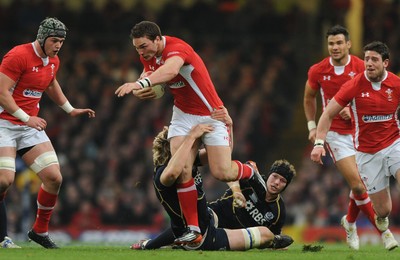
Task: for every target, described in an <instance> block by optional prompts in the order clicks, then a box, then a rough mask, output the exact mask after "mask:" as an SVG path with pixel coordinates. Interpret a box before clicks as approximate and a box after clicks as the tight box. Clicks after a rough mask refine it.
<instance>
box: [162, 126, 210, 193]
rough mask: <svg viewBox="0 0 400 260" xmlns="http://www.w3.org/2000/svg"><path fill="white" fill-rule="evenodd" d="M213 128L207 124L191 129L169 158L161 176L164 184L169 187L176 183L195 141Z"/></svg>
mask: <svg viewBox="0 0 400 260" xmlns="http://www.w3.org/2000/svg"><path fill="white" fill-rule="evenodd" d="M212 130H213V127H212V126H211V125H206V124H199V125H195V126H194V127H193V128H192V129H191V130H190V132H189V134H188V135H187V136H186V137H185V140H184V141H183V143H182V144H181V146H180V147H179V148H178V150H177V151H176V153H175V154H174V155H173V156H172V157H171V159H170V160H169V162H168V165H167V167H166V168H165V170H164V172H163V174H162V176H161V183H162V184H163V185H165V186H167V187H168V186H171V185H172V184H173V183H175V181H176V179H177V178H178V177H179V176H180V174H181V173H182V171H183V168H184V167H185V163H186V161H187V160H188V158H189V156H190V151H191V149H192V146H193V144H194V143H195V141H196V140H197V139H198V138H200V137H201V136H202V135H203V134H204V133H209V132H211V131H212Z"/></svg>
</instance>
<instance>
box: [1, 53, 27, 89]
mask: <svg viewBox="0 0 400 260" xmlns="http://www.w3.org/2000/svg"><path fill="white" fill-rule="evenodd" d="M23 64H24V59H23V56H21V55H15V51H14V49H13V50H11V51H10V52H8V53H7V54H6V55H5V56H4V58H3V61H2V63H1V66H0V72H2V73H3V74H5V75H6V76H8V77H9V78H11V79H12V80H14V81H18V79H19V77H20V76H21V75H22V74H23V72H24V66H23Z"/></svg>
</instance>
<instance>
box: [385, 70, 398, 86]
mask: <svg viewBox="0 0 400 260" xmlns="http://www.w3.org/2000/svg"><path fill="white" fill-rule="evenodd" d="M387 79H388V80H390V81H392V82H396V84H399V82H400V77H399V76H398V75H396V74H394V73H393V72H391V71H388V75H387Z"/></svg>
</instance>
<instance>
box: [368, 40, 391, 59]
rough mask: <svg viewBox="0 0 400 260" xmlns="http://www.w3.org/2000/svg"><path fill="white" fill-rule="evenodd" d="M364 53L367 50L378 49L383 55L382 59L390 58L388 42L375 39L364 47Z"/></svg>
mask: <svg viewBox="0 0 400 260" xmlns="http://www.w3.org/2000/svg"><path fill="white" fill-rule="evenodd" d="M363 51H364V53H365V52H366V51H376V52H377V53H379V54H380V55H381V56H382V60H383V61H384V60H388V59H389V58H390V52H389V48H388V46H387V45H386V44H384V43H383V42H380V41H373V42H371V43H368V44H367V45H365V46H364V48H363Z"/></svg>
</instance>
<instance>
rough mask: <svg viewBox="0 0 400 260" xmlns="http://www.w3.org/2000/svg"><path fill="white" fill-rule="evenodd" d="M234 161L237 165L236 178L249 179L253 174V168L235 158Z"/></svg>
mask: <svg viewBox="0 0 400 260" xmlns="http://www.w3.org/2000/svg"><path fill="white" fill-rule="evenodd" d="M234 162H235V163H236V164H237V166H238V177H237V179H236V180H242V179H250V178H251V176H253V168H251V167H250V166H249V165H247V164H243V163H241V162H239V161H237V160H234Z"/></svg>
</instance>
